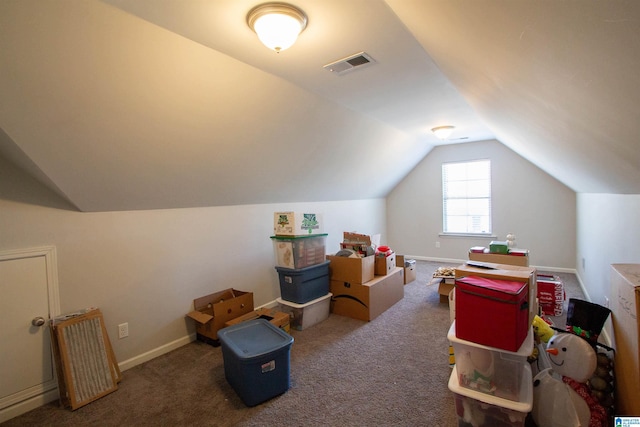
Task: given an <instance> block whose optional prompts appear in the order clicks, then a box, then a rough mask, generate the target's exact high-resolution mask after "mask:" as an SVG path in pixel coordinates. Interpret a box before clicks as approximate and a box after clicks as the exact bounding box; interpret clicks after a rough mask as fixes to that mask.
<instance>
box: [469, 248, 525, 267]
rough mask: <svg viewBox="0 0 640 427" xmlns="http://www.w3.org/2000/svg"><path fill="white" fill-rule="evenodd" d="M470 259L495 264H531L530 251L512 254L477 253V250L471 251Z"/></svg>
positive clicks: (522, 265) (523, 265)
mask: <svg viewBox="0 0 640 427" xmlns="http://www.w3.org/2000/svg"><path fill="white" fill-rule="evenodd" d="M469 259H470V260H471V261H480V262H492V263H495V264H508V265H519V266H521V267H528V266H529V254H528V253H519V254H518V255H511V254H491V253H477V252H471V251H469Z"/></svg>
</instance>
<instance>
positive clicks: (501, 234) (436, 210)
mask: <svg viewBox="0 0 640 427" xmlns="http://www.w3.org/2000/svg"><path fill="white" fill-rule="evenodd" d="M474 159H490V160H491V178H492V183H491V184H492V201H491V203H492V211H493V232H494V235H495V237H494V238H467V237H450V236H440V233H441V232H442V176H441V175H442V169H441V165H442V163H443V162H451V161H465V160H474ZM387 217H388V224H387V231H388V234H389V236H390V242H389V244H390V246H391V247H392V248H394V249H395V250H396V251H397V252H398V253H404V254H407V255H411V256H415V257H425V258H430V259H443V260H463V259H467V253H468V250H469V248H470V247H471V246H475V245H480V246H488V244H489V242H490V240H505V239H506V235H507V234H508V233H513V234H515V235H516V238H517V240H516V241H517V245H518V247H521V248H526V249H529V250H530V251H531V254H530V264H531V265H534V266H538V267H541V268H545V267H549V268H553V269H558V270H563V269H567V270H573V269H574V268H575V259H576V258H575V254H576V246H575V242H576V226H575V221H576V195H575V192H573V191H572V190H571V189H569V188H568V187H566V186H565V185H563V184H562V183H560V182H559V181H557V180H556V179H554V178H553V177H551V176H549V175H548V174H546V173H545V172H543V171H542V170H541V169H539V168H538V167H536V166H534V165H533V164H531V163H530V162H528V161H527V160H525V159H523V158H522V157H520V156H519V155H517V154H516V153H515V152H513V151H512V150H510V149H509V148H507V147H506V146H504V145H503V144H501V143H499V142H498V141H483V142H472V143H465V144H455V145H443V146H438V147H436V148H434V149H433V150H432V151H431V152H430V153H429V155H427V157H426V158H425V159H424V160H423V161H422V162H421V163H420V164H419V165H418V166H417V167H416V168H415V169H414V170H413V171H412V172H411V173H410V174H409V175H408V176H407V177H406V178H405V179H404V181H402V182H401V183H400V184H399V185H398V186H397V187H396V188H395V189H394V190H393V191H392V192H391V194H389V196H388V197H387ZM436 242H440V248H436Z"/></svg>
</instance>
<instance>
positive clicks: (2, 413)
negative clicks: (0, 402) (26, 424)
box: [0, 388, 59, 423]
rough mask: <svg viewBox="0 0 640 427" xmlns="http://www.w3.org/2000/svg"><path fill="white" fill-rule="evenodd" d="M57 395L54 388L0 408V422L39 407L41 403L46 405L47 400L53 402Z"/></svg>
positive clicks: (56, 390)
mask: <svg viewBox="0 0 640 427" xmlns="http://www.w3.org/2000/svg"><path fill="white" fill-rule="evenodd" d="M58 397H59V394H58V389H57V388H55V389H53V390H49V391H47V392H45V393H43V394H39V395H37V396H34V397H32V398H30V399H27V400H23V401H22V402H18V403H16V404H15V405H11V406H9V407H6V408H3V409H1V410H0V423H3V422H5V421H8V420H10V419H12V418H15V417H17V416H19V415H22V414H26V413H27V412H29V411H31V410H33V409H36V408H39V407H40V406H42V405H46V404H47V403H49V402H53V401H54V400H57V399H58Z"/></svg>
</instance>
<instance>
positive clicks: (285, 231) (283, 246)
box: [271, 212, 331, 330]
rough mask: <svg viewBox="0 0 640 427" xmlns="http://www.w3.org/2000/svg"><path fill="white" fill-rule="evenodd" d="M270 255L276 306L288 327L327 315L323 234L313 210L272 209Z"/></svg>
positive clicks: (312, 322)
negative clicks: (277, 289)
mask: <svg viewBox="0 0 640 427" xmlns="http://www.w3.org/2000/svg"><path fill="white" fill-rule="evenodd" d="M273 229H274V234H275V235H274V236H272V237H271V240H272V241H273V248H274V255H275V259H276V267H275V268H276V271H277V272H278V278H279V282H280V298H278V303H279V306H280V310H281V311H282V312H285V313H287V314H288V315H289V316H290V321H291V327H292V328H293V329H296V330H303V329H306V328H308V327H310V326H313V325H315V324H316V323H319V322H321V321H323V320H325V319H326V318H327V317H329V311H330V300H331V294H330V293H329V261H327V260H326V259H325V255H326V249H325V248H326V240H327V234H325V233H322V223H321V218H320V216H319V215H318V214H314V213H297V212H276V213H274V227H273Z"/></svg>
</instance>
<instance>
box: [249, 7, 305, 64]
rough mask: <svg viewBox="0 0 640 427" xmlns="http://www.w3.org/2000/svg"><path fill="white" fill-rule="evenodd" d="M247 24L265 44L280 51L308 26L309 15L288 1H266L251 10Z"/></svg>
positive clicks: (290, 44) (288, 45) (293, 41)
mask: <svg viewBox="0 0 640 427" xmlns="http://www.w3.org/2000/svg"><path fill="white" fill-rule="evenodd" d="M247 24H248V25H249V28H251V29H252V30H253V31H255V32H256V34H257V35H258V38H259V39H260V41H261V42H262V43H263V44H264V45H265V46H267V47H268V48H269V49H272V50H275V51H276V52H277V53H280V51H283V50H285V49H287V48H289V47H291V46H292V45H293V44H294V43H295V41H296V40H297V39H298V35H299V34H300V33H301V32H302V31H303V30H304V29H305V28H306V27H307V15H305V13H304V12H303V11H301V10H300V9H298V8H297V7H295V6H292V5H290V4H287V3H264V4H261V5H258V6H256V7H254V8H253V9H251V10H250V11H249V13H248V14H247Z"/></svg>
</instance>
